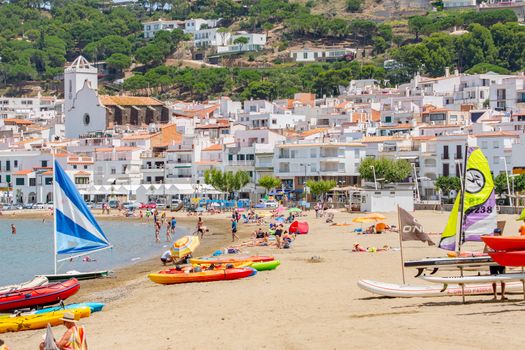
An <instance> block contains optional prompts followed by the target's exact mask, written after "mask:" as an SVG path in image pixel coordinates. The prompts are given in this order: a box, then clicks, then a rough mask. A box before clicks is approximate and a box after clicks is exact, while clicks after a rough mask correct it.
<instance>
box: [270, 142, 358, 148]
mask: <svg viewBox="0 0 525 350" xmlns="http://www.w3.org/2000/svg"><path fill="white" fill-rule="evenodd" d="M277 147H279V148H294V147H365V145H364V144H362V143H361V142H351V143H343V142H341V143H331V142H324V143H285V144H283V145H278V146H277Z"/></svg>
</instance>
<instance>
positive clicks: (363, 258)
mask: <svg viewBox="0 0 525 350" xmlns="http://www.w3.org/2000/svg"><path fill="white" fill-rule="evenodd" d="M357 215H358V214H348V213H339V214H336V217H335V221H336V222H338V223H345V222H346V223H351V220H352V219H353V218H354V217H356V216H357ZM176 216H177V221H178V223H179V224H180V225H186V226H188V227H190V228H191V227H192V226H193V225H194V224H195V221H196V218H195V217H187V216H185V215H184V214H182V213H177V214H176ZM414 216H415V217H416V218H417V219H418V220H419V222H421V223H422V224H423V225H424V227H425V229H426V230H427V231H430V232H440V231H441V230H442V229H443V227H444V225H445V223H446V219H447V217H448V213H446V212H444V213H441V212H434V211H418V212H416V213H415V214H414ZM515 218H516V216H506V215H500V216H499V220H506V221H507V226H506V228H505V234H507V235H510V234H512V235H513V234H516V232H517V229H518V226H519V223H518V222H516V221H515ZM301 219H305V220H308V221H309V223H310V234H308V235H304V236H300V237H298V238H297V239H296V240H295V241H294V243H293V246H292V249H287V250H284V249H282V250H278V249H276V248H271V247H255V248H246V250H245V251H246V252H247V253H250V254H257V255H274V256H275V257H276V259H279V260H281V266H280V267H279V268H278V269H277V270H275V271H268V272H259V273H258V274H257V275H256V276H254V277H250V278H247V279H241V280H235V281H227V282H215V283H199V284H183V285H168V286H166V285H159V284H154V283H152V282H150V281H149V280H148V279H147V274H148V273H150V272H156V271H159V270H160V269H161V268H162V266H161V264H160V261H158V260H156V259H155V260H152V261H147V262H143V263H140V264H136V265H132V266H129V267H127V268H124V269H121V270H118V271H117V274H116V277H115V278H110V279H105V280H98V281H86V282H82V288H81V291H80V292H79V293H78V294H77V295H76V296H74V297H73V298H71V299H70V300H68V302H76V301H102V302H106V303H107V305H106V308H105V309H104V311H103V312H100V313H96V314H94V315H93V316H92V317H90V318H88V319H83V320H82V324H84V325H85V326H86V329H87V335H88V342H89V345H90V349H180V348H186V349H262V348H266V349H357V348H365V349H384V348H385V347H388V348H390V349H442V348H445V347H453V348H454V349H480V348H481V349H491V348H496V347H499V346H501V345H502V344H505V346H506V347H510V348H518V347H519V346H521V339H520V337H519V336H517V335H516V330H518V329H520V327H521V326H522V324H523V321H524V320H525V318H524V316H523V315H522V314H521V313H522V311H523V307H524V306H525V302H524V301H523V296H522V295H519V294H515V295H509V300H508V301H506V302H503V303H502V302H493V301H492V299H491V296H470V297H467V303H466V304H462V303H461V297H441V298H410V299H399V298H398V299H393V298H382V297H376V296H374V295H372V294H370V293H368V292H366V291H364V290H361V289H359V288H358V287H357V285H356V283H357V281H358V280H359V279H373V280H379V281H384V282H392V283H401V268H400V253H399V251H398V250H397V249H392V250H390V251H387V252H376V253H355V252H352V246H353V244H354V243H360V244H361V245H362V246H364V247H368V246H375V247H382V246H383V245H389V246H391V247H393V248H398V247H399V239H398V235H397V233H386V234H382V235H357V234H356V233H354V232H353V230H354V228H356V227H359V226H360V225H359V224H353V223H352V224H351V225H350V226H330V225H329V224H326V223H324V220H323V219H315V218H314V217H313V212H311V213H309V214H308V217H306V218H301ZM204 220H205V222H206V225H207V226H208V227H209V228H210V231H211V232H210V234H209V235H208V236H207V237H205V239H204V241H203V244H202V245H201V246H200V247H199V248H198V250H197V252H196V254H195V255H196V256H198V255H205V254H208V253H210V252H212V251H213V250H215V249H216V248H218V247H224V246H227V245H228V244H229V243H228V241H229V240H230V238H231V237H230V231H229V221H228V220H227V218H226V214H223V215H221V216H219V215H215V216H206V215H205V216H204ZM386 221H387V223H389V224H397V215H396V214H395V213H388V214H387V220H386ZM364 225H366V224H364ZM255 228H256V225H240V234H241V235H242V237H244V238H246V237H248V236H249V235H250V233H251V232H252V231H253V230H254V229H255ZM432 238H433V239H434V240H435V241H436V242H437V241H438V240H439V236H437V235H436V236H432ZM404 248H405V249H404V253H405V258H406V259H412V258H422V257H427V256H443V255H445V254H444V251H442V250H440V249H438V248H435V247H427V246H426V245H425V244H423V243H421V242H405V244H404ZM469 248H472V249H473V250H474V249H477V250H481V249H482V245H481V244H477V245H476V244H468V245H467V246H466V249H469ZM159 253H160V252H159ZM312 257H319V258H320V259H314V260H313V261H312V259H311V258H312ZM406 274H407V282H408V283H411V284H424V282H422V281H419V280H417V279H414V278H413V277H412V276H413V275H414V274H415V271H413V270H407V271H406ZM53 331H54V333H55V336H57V337H58V336H60V335H61V334H62V333H63V327H55V328H54V329H53ZM42 333H43V331H26V332H20V333H13V334H3V335H2V336H1V338H2V339H4V340H6V342H7V343H8V344H9V345H10V346H11V348H12V349H35V348H37V346H38V343H39V342H40V340H41V334H42Z"/></svg>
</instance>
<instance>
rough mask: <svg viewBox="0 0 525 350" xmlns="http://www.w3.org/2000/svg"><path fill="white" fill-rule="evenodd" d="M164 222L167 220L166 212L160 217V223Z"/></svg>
mask: <svg viewBox="0 0 525 350" xmlns="http://www.w3.org/2000/svg"><path fill="white" fill-rule="evenodd" d="M164 220H166V212H162V214H161V216H160V223H161V224H163V223H164Z"/></svg>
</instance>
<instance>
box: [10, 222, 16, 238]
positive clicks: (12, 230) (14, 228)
mask: <svg viewBox="0 0 525 350" xmlns="http://www.w3.org/2000/svg"><path fill="white" fill-rule="evenodd" d="M15 235H16V226H15V224H11V236H15Z"/></svg>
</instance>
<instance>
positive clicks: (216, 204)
mask: <svg viewBox="0 0 525 350" xmlns="http://www.w3.org/2000/svg"><path fill="white" fill-rule="evenodd" d="M211 206H212V207H220V206H221V205H220V203H217V202H214V203H212V204H211Z"/></svg>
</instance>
